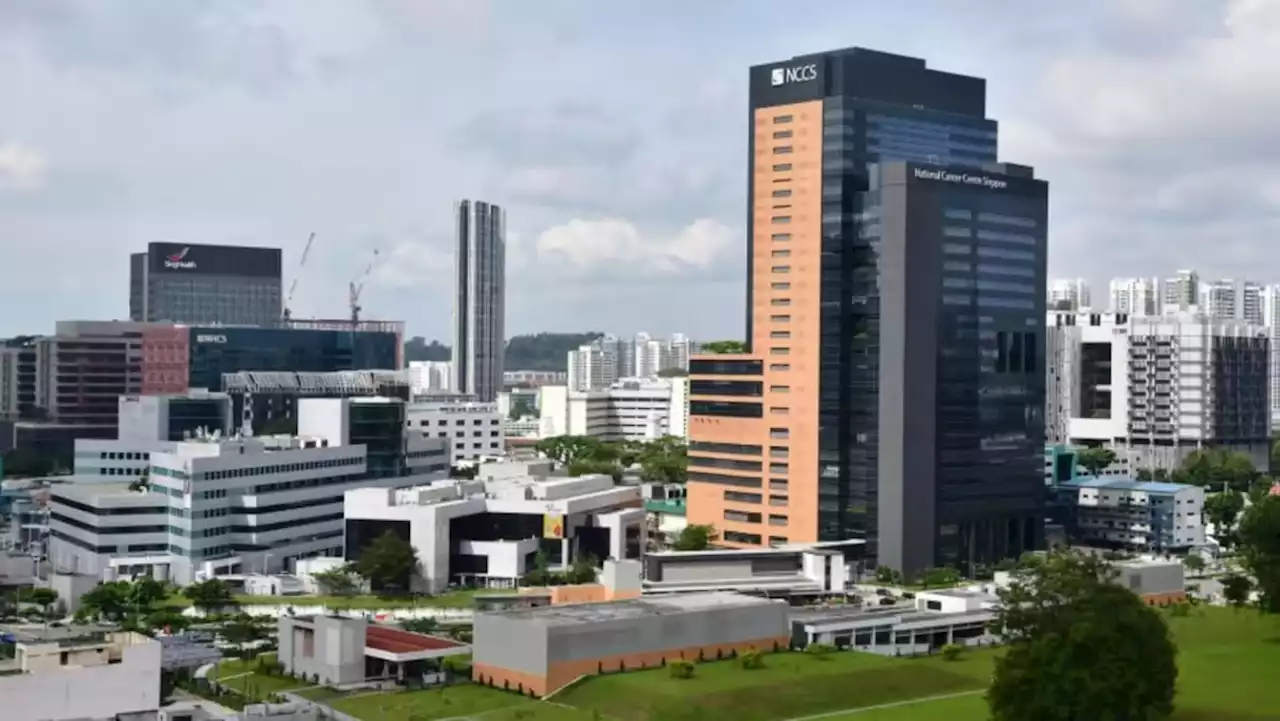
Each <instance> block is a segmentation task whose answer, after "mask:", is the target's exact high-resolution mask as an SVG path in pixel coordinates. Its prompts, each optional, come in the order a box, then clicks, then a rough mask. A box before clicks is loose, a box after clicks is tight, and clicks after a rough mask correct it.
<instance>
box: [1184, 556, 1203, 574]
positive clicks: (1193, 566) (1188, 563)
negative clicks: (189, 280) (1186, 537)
mask: <svg viewBox="0 0 1280 721" xmlns="http://www.w3.org/2000/svg"><path fill="white" fill-rule="evenodd" d="M1182 565H1183V566H1184V567H1185V568H1186V569H1187V570H1188V571H1190V572H1192V573H1200V572H1201V571H1203V570H1204V559H1203V558H1202V557H1200V556H1199V555H1198V554H1195V553H1189V554H1187V557H1186V558H1184V559H1182Z"/></svg>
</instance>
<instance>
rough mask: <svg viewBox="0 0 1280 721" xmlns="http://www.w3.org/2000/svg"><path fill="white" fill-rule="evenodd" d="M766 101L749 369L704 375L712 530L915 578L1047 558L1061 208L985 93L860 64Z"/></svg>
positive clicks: (809, 73)
mask: <svg viewBox="0 0 1280 721" xmlns="http://www.w3.org/2000/svg"><path fill="white" fill-rule="evenodd" d="M750 83H751V86H750V106H751V107H750V154H751V157H750V169H749V175H748V192H749V198H750V200H749V210H748V216H747V228H748V234H747V237H748V243H749V249H748V253H747V258H748V260H747V263H748V266H747V283H748V286H747V287H748V291H747V333H746V342H747V345H748V347H749V349H750V350H749V352H748V353H746V354H743V355H711V356H700V357H697V358H695V359H693V360H692V361H691V362H690V369H689V372H690V394H691V403H690V430H689V432H690V444H689V520H690V522H691V523H699V524H711V525H713V526H715V527H716V528H717V529H718V530H719V531H720V536H721V538H722V539H723V540H724V541H725V542H727V543H728V544H734V545H744V546H748V545H772V544H779V543H788V542H792V543H794V542H806V541H834V540H845V539H851V538H865V539H866V540H867V551H868V554H869V555H870V556H871V557H872V558H873V559H875V560H877V561H878V562H880V563H883V564H885V565H889V566H892V567H896V568H899V569H901V570H904V571H908V572H914V571H918V570H921V569H924V568H928V567H930V566H933V565H943V564H954V565H956V566H965V565H972V564H975V563H987V562H990V561H993V560H996V559H999V558H1004V557H1010V556H1017V555H1019V554H1021V553H1022V552H1023V551H1024V550H1027V549H1032V548H1036V547H1038V546H1039V545H1040V544H1041V543H1042V538H1043V529H1042V523H1043V510H1042V506H1043V493H1044V492H1043V474H1042V467H1041V466H1042V462H1043V457H1042V453H1043V443H1044V419H1043V408H1044V370H1043V365H1042V359H1043V348H1044V337H1043V332H1042V330H1041V328H1042V326H1043V322H1044V306H1045V296H1046V293H1045V291H1046V282H1045V259H1046V244H1045V237H1046V231H1045V225H1046V208H1047V193H1048V191H1047V185H1046V184H1045V183H1044V182H1043V181H1039V180H1036V179H1035V178H1034V173H1033V171H1032V170H1031V169H1030V168H1026V167H1022V166H1013V165H1000V164H997V163H996V162H995V161H996V131H997V125H996V122H995V121H994V120H991V119H988V118H987V117H986V107H985V106H986V101H985V98H986V83H985V81H984V80H982V79H980V78H973V77H966V76H962V75H955V74H951V73H945V72H939V71H937V70H932V69H929V68H928V67H926V65H925V62H924V61H923V60H920V59H916V58H909V57H902V56H897V55H890V54H886V53H881V52H876V51H872V50H866V49H862V48H853V49H848V50H839V51H834V52H829V53H822V54H818V55H808V56H802V57H797V58H794V59H792V60H788V61H785V62H781V63H771V64H768V65H761V66H757V67H753V68H752V69H751V73H750Z"/></svg>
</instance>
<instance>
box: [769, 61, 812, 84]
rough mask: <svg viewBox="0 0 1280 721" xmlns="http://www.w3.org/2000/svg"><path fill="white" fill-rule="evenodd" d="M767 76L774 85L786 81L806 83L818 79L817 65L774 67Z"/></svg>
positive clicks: (786, 82)
mask: <svg viewBox="0 0 1280 721" xmlns="http://www.w3.org/2000/svg"><path fill="white" fill-rule="evenodd" d="M769 77H770V79H771V81H772V83H773V85H774V86H775V87H776V86H778V85H786V84H788V83H806V82H809V81H810V80H817V79H818V66H817V65H812V64H811V65H798V66H796V67H794V68H774V69H773V70H772V71H770V73H769Z"/></svg>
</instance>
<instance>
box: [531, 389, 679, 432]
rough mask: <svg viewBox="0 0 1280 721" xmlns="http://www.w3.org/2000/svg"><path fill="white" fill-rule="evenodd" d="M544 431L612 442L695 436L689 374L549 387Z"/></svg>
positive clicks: (543, 396)
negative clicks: (593, 386) (594, 386)
mask: <svg viewBox="0 0 1280 721" xmlns="http://www.w3.org/2000/svg"><path fill="white" fill-rule="evenodd" d="M538 407H539V409H540V410H541V414H542V420H541V423H542V427H541V432H540V435H541V436H542V437H543V438H549V437H552V436H566V435H567V436H592V437H595V438H600V439H601V440H608V441H621V440H655V439H658V438H661V437H663V436H676V437H679V438H687V437H688V436H689V379H688V378H660V379H650V380H640V379H635V378H632V379H627V380H623V381H618V382H617V383H614V384H613V385H612V386H610V387H609V388H608V389H605V390H594V391H576V390H572V389H571V388H569V387H568V386H543V387H542V388H540V389H539V402H538Z"/></svg>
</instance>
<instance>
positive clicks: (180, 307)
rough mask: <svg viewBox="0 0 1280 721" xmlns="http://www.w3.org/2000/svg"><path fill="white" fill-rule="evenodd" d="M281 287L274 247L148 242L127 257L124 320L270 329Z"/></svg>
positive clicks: (278, 310) (278, 311) (276, 316)
mask: <svg viewBox="0 0 1280 721" xmlns="http://www.w3.org/2000/svg"><path fill="white" fill-rule="evenodd" d="M281 284H282V280H281V254H280V249H279V248H243V247H239V246H230V245H186V244H180V243H151V244H150V245H148V246H147V251H146V252H145V253H134V254H133V255H131V256H130V258H129V317H130V319H131V320H135V321H170V322H174V323H206V324H211V323H221V324H225V325H263V326H270V325H276V324H278V323H279V322H280V314H281V312H282V305H281V304H282V302H283V300H282V294H281Z"/></svg>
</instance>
